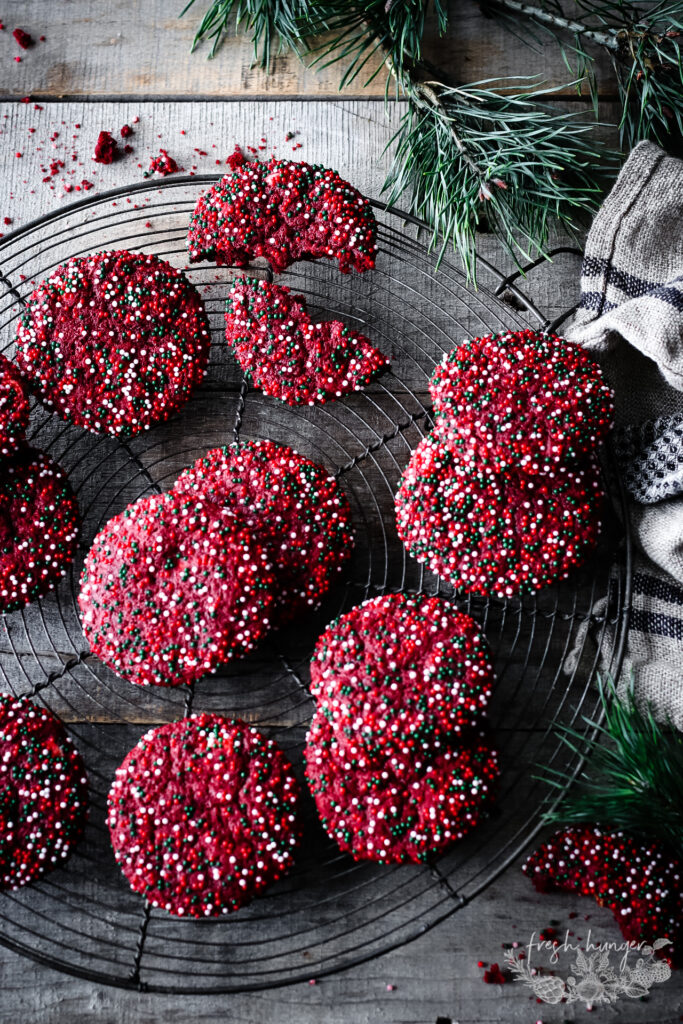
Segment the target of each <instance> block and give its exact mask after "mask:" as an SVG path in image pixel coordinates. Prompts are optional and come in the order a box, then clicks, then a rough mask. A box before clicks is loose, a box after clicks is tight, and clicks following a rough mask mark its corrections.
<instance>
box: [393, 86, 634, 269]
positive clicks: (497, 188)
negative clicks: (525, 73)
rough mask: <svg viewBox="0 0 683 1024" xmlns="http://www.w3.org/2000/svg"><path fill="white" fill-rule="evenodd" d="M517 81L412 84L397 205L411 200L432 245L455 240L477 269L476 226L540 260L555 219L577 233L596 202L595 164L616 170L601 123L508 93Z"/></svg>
mask: <svg viewBox="0 0 683 1024" xmlns="http://www.w3.org/2000/svg"><path fill="white" fill-rule="evenodd" d="M521 82H523V83H526V84H527V85H532V84H535V83H533V81H531V82H530V80H528V79H526V80H524V79H523V80H521ZM511 84H512V83H511V82H510V80H507V81H504V82H496V81H490V82H477V83H474V84H472V85H468V86H462V87H459V88H449V87H446V86H443V85H440V84H439V83H436V82H430V83H418V84H415V83H408V84H407V85H404V89H405V91H406V92H407V93H408V95H409V98H410V100H411V102H410V103H409V106H408V111H407V113H406V114H405V115H404V117H403V120H402V122H401V125H400V127H399V130H398V132H397V133H396V135H395V136H394V139H393V140H392V142H393V143H394V146H395V149H394V158H393V163H392V166H391V169H390V172H389V177H388V179H387V182H386V184H385V186H384V189H385V191H386V192H387V193H388V200H389V202H390V203H396V202H398V201H399V200H400V199H402V198H403V197H404V196H407V197H408V209H409V212H410V213H413V214H415V215H416V216H418V217H420V218H422V219H424V220H425V221H427V223H428V224H430V225H431V227H432V231H433V238H432V241H433V244H434V245H441V247H442V249H443V247H445V246H446V245H447V244H448V243H452V244H453V246H454V248H455V249H456V250H457V251H458V252H459V253H460V255H461V257H462V259H463V262H464V264H465V267H466V269H467V271H468V272H469V273H473V272H474V265H475V248H474V247H475V237H476V232H477V230H482V229H483V230H488V231H492V232H493V233H495V234H496V235H497V236H498V238H499V239H500V240H501V241H502V243H503V245H504V247H505V248H506V249H507V251H508V252H510V253H511V254H512V255H513V257H514V258H515V259H516V260H519V259H520V258H524V259H531V258H534V257H536V256H538V255H539V254H541V253H543V252H544V251H545V249H546V246H547V243H548V239H549V235H550V231H551V228H552V227H553V225H556V224H557V223H558V222H559V223H560V224H562V225H563V226H564V227H565V228H567V229H568V230H569V231H570V232H572V231H573V230H574V229H575V227H576V224H575V217H576V215H577V213H579V212H580V211H582V210H586V209H592V208H595V207H597V205H598V202H599V199H600V195H601V191H602V189H601V186H600V175H599V174H598V173H596V165H598V164H599V163H602V168H603V173H605V171H606V169H607V168H608V167H610V161H608V160H607V159H606V151H605V150H604V148H602V147H601V146H600V145H597V144H596V143H595V142H594V140H592V139H591V136H590V132H591V128H592V125H590V124H585V123H582V122H580V121H578V120H577V119H576V118H574V117H572V116H571V115H566V114H562V113H559V112H557V111H555V110H553V109H552V108H551V107H549V106H548V105H547V104H544V103H539V102H538V101H537V100H538V94H534V93H531V92H515V93H508V94H505V93H504V92H500V91H499V90H500V89H501V87H503V88H504V87H506V86H507V87H508V88H509V87H510V86H511ZM515 84H516V85H519V84H520V83H515ZM551 96H552V94H551V93H546V94H545V95H544V97H543V98H546V99H547V98H551ZM611 170H612V171H614V170H616V160H613V161H611Z"/></svg>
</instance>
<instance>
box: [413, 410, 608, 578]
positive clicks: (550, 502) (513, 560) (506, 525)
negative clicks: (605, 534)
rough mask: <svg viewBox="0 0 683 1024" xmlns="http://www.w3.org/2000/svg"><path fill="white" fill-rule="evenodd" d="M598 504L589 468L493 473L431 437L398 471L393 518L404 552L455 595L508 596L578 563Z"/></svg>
mask: <svg viewBox="0 0 683 1024" xmlns="http://www.w3.org/2000/svg"><path fill="white" fill-rule="evenodd" d="M601 506H602V488H601V484H600V479H599V475H598V469H597V466H596V465H595V463H592V462H589V463H586V466H585V468H581V469H579V468H572V469H567V468H565V467H559V468H558V469H557V470H556V471H555V472H554V473H547V474H543V475H539V474H537V475H533V474H527V473H524V472H520V471H517V470H512V469H511V470H508V471H506V472H505V473H498V472H496V471H495V470H493V469H492V468H491V467H490V465H489V464H488V463H487V462H486V461H485V460H483V459H482V458H478V457H477V456H475V455H474V454H472V453H471V452H468V451H467V449H466V448H465V446H464V445H462V444H460V443H458V441H457V439H456V440H454V439H453V438H451V437H446V436H444V435H442V434H440V432H439V431H438V430H435V431H434V432H433V433H432V434H431V435H429V436H428V437H425V438H423V440H422V441H420V443H419V445H418V446H417V448H416V449H415V451H414V452H413V454H412V457H411V459H410V462H409V463H408V466H407V468H406V470H405V471H404V473H403V478H402V480H401V485H400V487H399V490H398V492H397V494H396V521H397V527H398V533H399V536H400V537H401V539H402V541H403V543H404V544H405V546H406V548H407V549H408V551H409V552H410V554H411V555H412V556H413V557H414V558H416V559H417V560H418V561H419V562H425V563H426V564H427V565H428V566H429V568H430V569H431V570H432V571H433V572H435V573H438V574H439V575H440V576H443V577H444V578H445V579H447V580H449V581H450V582H451V583H452V584H453V586H454V587H456V589H458V590H465V591H469V592H471V593H479V594H495V595H497V596H498V597H511V596H513V595H515V594H521V593H533V592H534V591H536V590H539V589H540V588H541V587H544V586H547V585H548V584H550V583H552V582H553V581H555V580H561V579H565V578H566V577H567V576H568V575H569V573H570V572H571V571H572V570H573V569H574V568H575V567H576V566H578V565H579V564H581V563H582V562H583V561H584V559H585V558H586V556H587V555H588V554H589V553H590V552H591V551H592V550H593V548H594V547H595V545H596V543H597V539H598V535H599V532H600V518H599V516H600V510H601Z"/></svg>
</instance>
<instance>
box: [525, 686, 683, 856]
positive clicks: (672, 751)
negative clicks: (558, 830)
mask: <svg viewBox="0 0 683 1024" xmlns="http://www.w3.org/2000/svg"><path fill="white" fill-rule="evenodd" d="M600 699H601V704H602V710H603V720H602V722H595V721H592V720H591V719H589V718H585V719H584V721H585V722H586V725H587V727H588V732H589V733H590V734H593V735H592V738H590V739H589V740H588V742H587V741H586V734H585V733H583V732H581V731H578V730H575V729H572V728H564V729H562V730H561V732H560V737H561V739H562V740H563V742H564V743H565V744H566V746H567V747H568V748H569V749H570V750H571V751H572V752H574V753H576V754H580V755H581V754H587V756H588V762H587V765H586V768H585V770H584V771H583V772H582V773H581V774H580V776H579V778H578V780H577V782H576V784H575V786H573V787H572V788H571V789H570V791H569V793H568V794H567V795H566V796H565V797H564V798H563V799H562V800H561V801H560V802H559V804H558V805H557V806H556V807H555V808H554V809H553V810H552V811H551V812H549V813H548V814H547V815H546V821H548V822H549V823H553V824H561V825H574V824H579V823H590V824H596V825H601V826H603V827H606V828H610V829H623V830H624V831H625V832H628V833H630V834H632V835H639V836H642V837H644V838H646V839H650V840H651V839H653V838H655V839H659V840H660V841H662V842H664V843H666V844H667V845H668V846H670V847H671V848H672V849H673V850H675V851H676V852H677V853H678V854H679V855H683V734H681V733H680V732H679V731H678V730H677V729H675V728H674V727H673V725H671V724H665V725H662V724H660V723H659V722H657V721H656V720H655V718H654V716H653V715H652V712H651V710H650V709H649V708H647V709H643V708H640V707H639V706H638V705H637V704H636V701H635V697H634V693H633V687H632V686H631V687H630V688H629V690H628V692H627V694H626V696H625V698H622V699H620V698H619V697H617V694H616V689H615V686H614V683H613V682H612V681H611V680H609V679H608V680H607V681H605V682H603V681H600ZM541 777H542V778H543V779H544V781H545V782H547V783H549V784H550V785H551V786H553V787H554V788H556V789H560V790H564V789H565V788H566V784H567V779H566V776H565V774H564V773H562V772H560V771H557V770H555V769H550V768H546V769H545V771H544V773H543V775H542V776H541Z"/></svg>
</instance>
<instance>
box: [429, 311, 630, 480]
mask: <svg viewBox="0 0 683 1024" xmlns="http://www.w3.org/2000/svg"><path fill="white" fill-rule="evenodd" d="M429 390H430V392H431V395H432V401H433V403H434V412H435V415H436V419H437V423H442V424H445V425H447V427H448V429H450V430H451V431H452V432H454V433H457V434H458V436H459V437H460V438H461V439H462V441H463V442H465V443H466V444H467V446H468V447H469V448H470V449H471V450H472V451H473V452H474V453H475V454H476V455H477V456H479V457H482V458H485V459H487V461H488V462H489V463H490V464H491V465H492V466H493V468H495V469H497V470H504V469H508V468H511V467H515V468H517V469H519V470H523V471H524V472H526V473H546V472H552V471H553V470H554V469H556V468H557V467H558V466H559V465H560V464H561V463H566V462H568V461H572V462H573V461H576V460H577V459H579V458H581V457H584V456H586V455H593V454H594V453H595V451H596V449H597V447H598V445H599V444H600V443H601V441H603V440H604V438H605V436H606V435H607V433H608V432H609V430H610V429H611V427H612V418H613V413H614V406H613V397H614V396H613V392H612V389H611V388H610V387H609V385H608V384H607V382H606V381H605V379H604V377H603V373H602V370H601V368H600V366H599V365H598V363H596V361H595V360H594V359H593V358H592V357H591V356H590V354H589V353H588V352H586V351H585V349H582V348H581V346H579V345H574V344H573V343H572V342H569V341H565V340H564V339H563V338H558V337H557V336H556V335H554V334H548V333H544V332H539V331H533V330H524V331H508V332H504V333H501V334H487V335H485V336H484V337H482V338H474V339H472V340H469V341H464V342H463V343H462V345H460V346H458V348H455V349H453V350H452V351H451V352H449V353H447V354H446V355H445V356H444V357H443V359H442V361H441V363H440V364H439V365H438V366H437V367H436V369H435V370H434V373H433V374H432V377H431V380H430V382H429Z"/></svg>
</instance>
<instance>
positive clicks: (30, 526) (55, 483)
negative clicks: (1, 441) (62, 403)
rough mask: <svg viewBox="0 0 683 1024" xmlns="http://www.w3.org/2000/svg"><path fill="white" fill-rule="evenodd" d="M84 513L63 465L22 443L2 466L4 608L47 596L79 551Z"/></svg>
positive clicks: (0, 597) (0, 600) (0, 605)
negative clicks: (82, 514)
mask: <svg viewBox="0 0 683 1024" xmlns="http://www.w3.org/2000/svg"><path fill="white" fill-rule="evenodd" d="M80 521H81V520H80V514H79V510H78V504H77V502H76V498H75V497H74V494H73V491H72V490H71V486H70V485H69V481H68V480H67V477H66V474H65V472H64V470H63V469H62V468H61V466H58V465H57V463H56V462H53V460H52V459H51V458H50V457H49V455H45V454H44V453H43V452H39V451H36V450H35V449H33V448H29V447H27V446H25V445H23V446H22V447H21V448H19V449H17V451H16V452H15V453H14V454H13V455H10V456H7V457H5V458H3V460H2V466H1V467H0V612H13V611H16V610H17V609H19V608H23V607H24V606H25V605H27V604H30V603H31V602H32V601H35V600H36V599H37V598H39V597H43V596H44V595H45V594H47V592H48V591H49V590H52V589H54V587H56V585H57V584H58V583H59V581H60V580H61V579H62V577H63V576H65V575H66V572H67V569H68V567H69V566H70V565H71V563H72V561H73V559H74V556H75V554H76V548H77V544H78V536H79V531H80Z"/></svg>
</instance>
